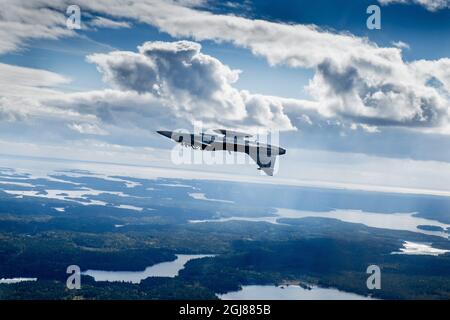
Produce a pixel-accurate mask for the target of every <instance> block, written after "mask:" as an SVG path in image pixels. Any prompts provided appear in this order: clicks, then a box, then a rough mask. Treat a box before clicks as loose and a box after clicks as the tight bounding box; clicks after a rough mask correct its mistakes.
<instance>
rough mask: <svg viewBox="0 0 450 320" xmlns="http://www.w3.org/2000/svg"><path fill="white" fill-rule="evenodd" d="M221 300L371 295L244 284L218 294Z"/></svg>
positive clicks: (331, 298)
mask: <svg viewBox="0 0 450 320" xmlns="http://www.w3.org/2000/svg"><path fill="white" fill-rule="evenodd" d="M217 297H218V298H219V299H221V300H370V299H372V298H371V297H366V296H361V295H358V294H355V293H350V292H344V291H340V290H337V289H332V288H331V289H325V288H320V287H312V288H311V289H305V288H302V287H300V286H296V285H290V286H243V287H242V289H241V290H239V291H233V292H228V293H225V294H218V295H217Z"/></svg>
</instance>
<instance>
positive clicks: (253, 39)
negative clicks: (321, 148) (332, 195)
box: [0, 0, 450, 132]
mask: <svg viewBox="0 0 450 320" xmlns="http://www.w3.org/2000/svg"><path fill="white" fill-rule="evenodd" d="M4 1H6V2H7V4H8V5H9V6H10V7H11V10H9V11H8V12H6V13H2V15H1V16H0V24H1V23H3V25H4V27H3V28H1V30H3V31H2V32H3V33H8V34H5V37H3V36H2V37H0V39H4V40H3V42H1V43H0V51H3V52H5V51H8V50H13V49H17V48H18V47H19V46H20V44H21V43H22V42H23V41H25V40H26V39H28V38H37V37H42V38H46V37H54V38H57V37H62V36H68V35H72V33H71V32H69V31H68V30H65V29H64V22H65V17H64V12H65V8H66V7H67V5H68V4H69V1H66V0H61V1H59V2H55V1H50V0H40V1H37V2H26V1H9V0H4ZM382 1H387V0H382ZM421 3H423V4H424V5H425V4H426V5H431V6H433V5H434V6H436V3H438V2H436V1H434V2H433V3H434V4H432V2H431V1H421ZM70 4H78V5H80V7H81V8H82V11H88V12H95V13H96V14H105V15H107V16H109V17H112V18H114V19H119V18H125V19H130V20H137V21H139V22H142V23H148V24H151V25H153V26H156V27H157V28H159V29H160V30H161V31H164V32H167V33H169V34H170V35H172V36H174V37H189V38H192V39H195V40H198V41H201V40H214V41H228V42H230V43H233V44H234V45H236V46H240V47H244V48H248V49H249V50H251V51H252V52H253V53H254V54H255V55H258V56H262V57H265V58H266V59H267V61H268V62H269V64H272V65H275V64H284V65H287V66H290V67H293V68H296V67H301V68H313V69H315V70H316V74H315V76H314V78H313V79H312V80H311V82H310V84H309V86H308V88H307V89H308V92H309V93H310V94H311V96H312V97H313V99H314V101H313V102H311V104H313V103H315V105H316V106H317V109H316V110H317V112H319V114H320V115H321V116H323V117H334V118H337V119H343V121H349V122H351V123H359V124H364V125H369V126H392V125H393V126H405V127H412V128H416V129H419V130H423V131H425V132H447V131H450V129H449V127H450V126H449V121H450V120H449V118H450V116H449V102H450V99H449V92H450V87H449V83H448V78H449V77H450V69H449V68H446V69H445V68H441V67H442V66H445V65H446V63H447V62H446V60H445V59H441V60H437V61H421V62H420V63H419V62H411V63H407V62H405V61H404V60H403V58H402V52H401V50H400V49H399V48H396V47H391V48H383V47H379V46H377V45H376V44H375V43H372V42H370V41H368V40H367V39H365V38H360V37H356V36H353V35H351V34H348V33H346V34H343V33H335V32H330V31H325V30H322V29H320V28H319V27H317V26H313V25H292V24H283V23H275V22H268V21H263V20H252V19H247V18H242V17H237V16H227V15H220V14H213V13H210V12H208V11H204V10H198V9H196V8H197V7H199V6H201V7H203V9H204V2H203V1H156V0H146V1H129V0H117V1H114V2H110V1H105V0H98V1H87V0H74V1H70ZM42 13H45V15H46V18H45V19H41V17H42ZM41 20H42V21H41ZM35 25H37V27H35V28H34V26H35ZM0 26H1V25H0ZM205 26H206V27H205ZM24 28H25V29H24ZM33 28H34V29H33ZM22 29H24V30H22ZM31 29H33V30H31ZM5 30H8V32H6V31H5ZM152 45H153V46H157V47H151V48H147V49H148V52H147V51H146V50H147V49H146V48H144V46H143V47H142V48H140V50H141V51H140V52H138V53H133V52H118V53H110V54H108V55H103V56H102V55H98V56H93V57H92V59H96V60H97V61H95V62H96V63H97V65H98V66H99V68H100V70H102V72H103V73H104V76H105V80H107V81H109V82H110V83H112V84H113V85H115V86H116V88H118V89H120V90H124V89H125V88H126V87H127V86H129V85H131V86H132V87H133V90H138V92H142V88H139V85H141V86H144V87H145V86H146V85H147V84H148V83H153V84H156V86H155V87H154V88H152V90H153V94H155V93H156V92H157V91H158V90H162V91H161V92H160V94H161V95H162V96H164V100H165V101H167V100H168V98H169V96H170V95H171V94H172V92H171V91H170V90H174V93H173V96H171V97H170V98H173V99H175V100H174V102H175V103H174V105H175V106H176V108H177V111H178V112H179V114H180V115H182V116H185V115H186V117H188V116H189V113H191V111H195V112H196V111H201V112H200V116H199V115H198V114H196V115H195V117H201V118H203V119H206V120H208V119H211V121H212V123H213V124H214V125H215V124H220V121H214V120H217V119H218V118H217V112H218V111H217V110H219V108H212V107H211V108H209V107H206V105H205V102H206V101H210V102H212V103H213V105H214V104H215V105H216V106H219V105H220V108H222V109H223V110H225V111H226V112H224V113H223V114H222V113H221V114H220V115H221V116H222V118H223V119H224V120H225V121H226V122H222V123H223V124H228V125H232V124H237V123H238V122H239V121H241V123H245V124H248V123H250V122H252V121H253V123H254V124H255V125H265V126H271V125H275V126H279V127H282V128H283V127H284V128H288V127H289V125H290V123H289V119H288V118H287V117H285V116H284V115H283V113H282V111H281V108H282V107H281V105H280V104H279V101H280V100H279V99H278V100H277V103H273V101H274V100H275V99H267V97H264V98H263V100H264V101H262V100H261V96H256V95H251V94H250V95H248V94H246V93H245V92H239V91H237V90H236V89H235V88H234V87H233V86H232V84H233V80H234V79H233V77H237V72H236V71H235V70H230V69H229V68H228V67H227V66H225V65H223V64H221V63H220V61H217V60H215V59H214V58H212V57H209V56H206V55H204V54H202V53H200V52H198V51H196V49H195V48H189V49H187V50H186V51H185V52H184V53H185V54H187V55H189V54H192V56H191V57H189V56H184V57H183V56H182V54H181V51H182V50H179V49H177V50H178V51H177V57H176V59H169V61H170V63H172V64H176V63H178V68H176V70H177V71H180V70H184V71H186V70H188V72H189V75H190V76H195V75H196V72H197V75H199V74H200V73H199V72H204V71H205V70H206V69H207V68H208V67H209V68H210V69H209V71H211V72H210V73H209V75H210V76H211V77H212V78H211V79H212V80H213V82H212V84H213V85H211V87H206V88H205V87H204V86H200V87H197V88H196V87H195V85H198V84H201V81H198V80H199V79H195V78H193V79H190V81H192V85H191V86H190V87H189V90H186V88H183V83H182V81H181V78H180V79H178V81H173V80H174V79H175V78H174V77H173V75H171V74H170V72H167V71H164V70H162V69H163V68H162V66H163V65H164V64H163V63H159V65H158V67H157V68H156V69H155V66H152V65H151V63H150V62H149V61H151V60H152V59H153V58H152V57H150V56H149V55H148V54H150V55H151V54H155V53H157V54H158V55H162V54H164V52H163V51H164V50H165V49H164V48H163V46H164V44H162V43H159V44H155V43H153V44H152ZM168 46H170V45H168ZM192 46H195V45H192ZM170 50H172V49H170ZM170 50H169V51H170ZM166 51H167V50H166ZM166 53H167V52H166ZM95 57H96V58H95ZM102 59H103V60H104V61H103V62H102V61H100V60H102ZM158 59H159V60H158ZM158 59H156V60H158V61H162V60H161V59H160V58H158ZM177 59H178V60H177ZM180 59H181V60H180ZM183 59H184V60H189V59H193V61H192V62H193V66H195V67H192V66H191V67H189V68H183V67H182V64H180V61H182V60H183ZM202 59H204V60H205V63H206V65H203V64H202V63H203V62H202ZM153 60H155V59H153ZM125 61H128V62H127V63H125ZM130 61H133V62H132V63H130ZM154 63H157V64H158V62H154ZM106 64H107V66H106ZM425 64H426V65H427V66H428V68H427V70H424V68H423V67H422V65H425ZM118 66H120V68H124V69H123V70H120V71H119V70H117V67H118ZM127 68H128V69H127ZM133 68H137V69H133ZM141 68H142V70H143V71H144V70H146V71H148V73H146V74H145V75H144V74H143V73H144V72H136V71H137V70H140V69H141ZM196 68H198V70H197V69H196ZM227 68H228V70H227ZM161 70H162V71H161ZM213 71H214V72H216V71H217V74H219V73H220V75H219V76H218V78H216V77H215V76H216V75H217V74H215V73H213ZM119 72H122V73H120V74H122V75H123V74H124V73H125V74H127V75H128V76H127V77H125V78H124V79H125V80H123V79H120V78H118V77H117V75H118V74H119ZM152 72H153V75H155V76H162V77H164V80H171V81H166V82H161V81H160V80H158V79H152V78H151V77H152ZM113 73H114V74H113ZM134 73H136V74H134ZM220 77H225V78H220ZM143 79H144V80H143ZM200 80H201V79H200ZM124 81H129V82H130V84H126V83H124ZM268 81H270V80H268ZM430 81H431V82H430ZM436 81H437V82H438V83H440V84H441V85H439V86H436V85H433V84H432V83H433V82H435V83H436ZM128 89H129V88H128ZM139 90H141V91H139ZM195 90H197V91H195ZM202 90H203V91H202ZM208 90H209V91H208ZM208 94H209V96H208ZM217 95H219V96H217ZM205 96H208V97H209V98H210V99H208V100H206V99H203V100H202V99H200V101H199V105H198V106H194V99H196V98H199V97H201V98H204V97H205ZM255 101H258V105H259V106H260V107H258V108H256V109H257V110H259V111H263V110H265V111H263V112H266V113H267V112H269V115H271V118H270V119H269V121H265V122H263V120H264V118H263V116H262V113H258V114H254V115H252V114H248V112H249V111H251V110H255V108H254V107H251V106H254V105H255V103H256V102H255ZM299 104H300V105H301V107H300V110H298V111H293V112H294V113H301V112H303V103H299ZM293 105H295V104H293ZM250 107H251V108H250ZM283 108H284V106H283ZM291 109H293V107H291ZM244 119H245V120H246V121H242V120H244ZM190 120H193V119H190Z"/></svg>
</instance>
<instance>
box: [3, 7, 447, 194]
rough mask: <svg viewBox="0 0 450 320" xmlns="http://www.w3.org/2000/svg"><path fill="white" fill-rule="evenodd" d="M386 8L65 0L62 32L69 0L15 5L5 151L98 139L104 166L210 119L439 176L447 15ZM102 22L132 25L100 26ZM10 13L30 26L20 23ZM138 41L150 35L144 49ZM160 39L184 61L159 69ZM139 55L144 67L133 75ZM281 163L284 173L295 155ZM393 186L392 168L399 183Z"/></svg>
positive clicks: (291, 145)
mask: <svg viewBox="0 0 450 320" xmlns="http://www.w3.org/2000/svg"><path fill="white" fill-rule="evenodd" d="M380 2H381V3H380ZM380 2H377V1H365V0H352V1H349V0H334V1H329V0H316V1H303V0H301V1H269V0H261V1H254V2H253V1H248V0H246V1H228V2H226V3H224V2H221V1H203V0H191V1H178V2H177V1H175V2H172V1H165V2H158V1H156V0H149V1H137V3H135V2H134V1H132V2H131V3H132V4H133V5H132V6H130V7H128V8H125V7H124V6H123V7H120V5H117V6H114V5H110V6H108V4H107V3H106V2H105V3H103V2H102V1H100V2H99V3H97V4H96V5H93V4H89V2H87V1H83V0H80V1H74V3H77V4H79V5H80V8H81V13H82V16H81V17H82V28H81V30H76V31H73V30H67V29H66V28H65V26H64V21H65V19H66V16H65V8H66V5H67V4H68V2H67V1H65V0H61V1H60V2H55V3H52V2H48V4H46V1H43V2H42V4H35V5H34V6H33V5H31V7H30V8H28V9H29V10H30V12H31V13H33V12H34V13H36V12H42V11H39V10H42V9H45V10H49V11H48V14H47V16H45V15H44V17H42V16H38V15H36V16H35V19H34V20H33V18H30V16H32V15H33V14H31V15H27V16H25V15H24V16H20V13H18V14H15V13H14V12H15V11H14V10H12V11H13V13H11V14H10V15H6V16H5V17H3V18H0V19H3V20H4V21H1V20H0V23H3V24H4V25H5V26H9V29H8V30H10V31H9V34H8V33H6V31H3V33H2V34H0V36H1V37H2V39H4V40H3V42H1V43H0V53H1V55H0V63H2V68H3V69H4V71H3V73H4V74H5V75H6V76H5V78H4V79H3V82H2V84H6V85H4V87H3V90H2V91H1V92H0V98H2V99H3V100H0V101H2V104H0V141H3V142H4V144H5V146H6V145H7V146H8V148H9V152H8V151H6V152H4V153H14V152H16V153H20V154H22V153H23V152H25V151H24V150H30V149H29V148H28V147H27V146H29V145H34V146H35V147H36V148H35V149H32V150H33V151H32V152H31V151H30V153H33V152H35V153H38V155H40V156H42V154H39V152H40V153H42V152H50V151H48V150H50V149H51V150H55V151H54V152H55V154H53V155H54V156H58V155H59V156H60V157H68V156H69V153H67V154H65V152H68V151H67V149H65V148H66V147H67V146H68V145H72V146H73V147H74V148H76V147H77V146H83V148H84V147H85V146H89V145H90V146H91V147H92V148H93V149H96V151H99V148H100V149H101V152H100V151H99V152H98V153H96V154H97V155H98V158H99V159H96V160H100V161H107V162H108V161H109V160H110V159H108V155H110V154H113V153H114V152H115V151H114V150H116V149H117V148H119V149H120V148H125V149H126V148H133V152H130V154H133V157H134V158H133V157H130V158H129V160H123V161H124V162H127V161H128V162H130V163H133V162H139V161H138V158H139V157H140V156H136V155H139V154H140V155H142V154H147V152H148V150H150V149H152V148H153V149H155V148H156V149H159V148H162V149H165V150H169V148H170V147H171V144H170V143H169V142H166V141H161V140H160V139H159V137H157V136H155V135H154V131H155V130H158V129H161V128H162V129H171V128H173V127H176V128H178V127H183V128H186V127H191V126H192V125H193V123H194V122H196V121H202V122H203V124H204V125H206V126H207V127H210V128H212V127H217V126H223V127H230V128H236V129H245V128H251V129H254V130H256V129H258V130H259V129H276V130H281V142H280V143H281V144H283V146H286V147H287V148H288V149H298V150H311V152H319V153H320V152H329V155H328V156H329V157H330V162H329V163H327V166H328V167H329V168H330V170H332V168H333V161H332V158H333V156H334V155H335V152H337V153H339V154H343V155H347V156H348V157H349V159H353V160H352V161H354V159H355V155H365V156H367V157H374V158H373V159H372V158H371V159H372V160H373V161H375V162H377V161H378V162H379V166H380V168H382V167H383V166H384V164H383V161H391V160H395V161H399V162H400V163H401V161H402V159H408V160H411V161H413V163H414V161H417V163H416V164H417V166H418V167H420V168H422V169H421V170H424V171H430V172H431V173H430V180H432V179H433V178H432V177H434V175H439V172H437V171H433V170H438V169H432V168H434V167H435V164H436V163H439V165H438V166H437V167H439V168H442V166H441V165H444V167H445V165H447V164H448V163H449V162H450V139H449V134H450V124H449V123H450V107H449V102H450V94H449V86H450V71H449V70H448V69H447V68H446V67H447V66H450V62H449V61H450V60H448V57H449V52H450V41H446V39H449V36H450V9H449V7H448V6H447V7H443V8H439V9H438V10H431V9H430V7H426V6H424V5H419V4H417V3H415V2H414V1H407V2H411V3H409V4H403V3H387V2H389V1H386V0H384V1H380ZM393 2H395V1H393ZM429 2H430V3H432V2H433V0H429ZM125 3H126V2H124V3H123V5H125ZM118 4H120V1H119V2H118ZM371 4H377V5H379V6H380V7H381V25H382V28H381V30H368V29H367V27H366V19H367V17H368V15H367V14H366V8H367V7H368V6H369V5H371ZM11 5H14V6H16V7H17V8H24V7H25V6H24V5H22V3H21V2H20V1H17V2H14V4H11ZM153 8H154V9H153ZM33 10H37V11H33ZM17 12H20V11H19V10H18V11H17ZM172 12H173V14H172ZM177 14H178V16H177ZM97 17H102V18H106V19H109V20H108V21H113V22H115V23H123V24H124V25H125V24H126V27H124V25H122V27H116V26H114V27H111V26H112V25H110V26H98V25H94V23H93V20H94V19H96V18H97ZM237 17H240V18H237ZM202 19H203V20H204V21H205V22H203V24H202V22H201V21H202ZM16 21H21V22H22V23H23V25H24V26H25V27H23V29H24V30H26V28H29V31H25V32H24V31H23V30H22V29H17V30H15V29H14V26H15V24H14V22H16ZM224 21H227V22H226V23H223V22H224ZM41 27H42V30H41V29H40V28H41ZM3 30H5V28H3ZM246 30H247V31H246ZM296 30H297V31H298V34H297V31H296ZM180 40H187V41H191V42H190V43H189V44H185V45H184V46H188V47H189V49H188V50H190V51H189V52H193V54H194V60H193V61H194V63H200V64H198V65H197V67H195V69H194V67H192V68H191V69H189V70H184V69H183V70H176V68H178V67H179V66H180V64H179V61H178V60H176V59H179V57H181V58H182V56H180V52H181V51H180V50H186V49H180V47H176V46H175V45H173V43H175V42H176V41H180ZM156 41H158V43H157V44H155V43H156ZM146 42H152V43H154V44H153V45H148V48H147V49H142V50H140V51H139V49H137V47H138V46H143V44H144V43H146ZM399 43H402V48H401V49H398V48H397V47H396V46H398V44H399ZM166 44H171V45H168V46H170V48H167V45H166ZM197 44H198V45H201V48H200V47H198V48H197V47H196V45H197ZM163 47H164V50H169V51H170V52H172V54H174V55H177V58H176V59H175V60H173V61H171V60H170V61H168V63H169V64H170V65H171V67H170V68H169V69H168V70H166V71H164V72H163V71H161V70H162V69H161V68H163V65H164V64H161V65H159V66H156V67H155V64H156V65H158V63H163V62H161V61H163V60H162V59H163V57H162V56H158V55H160V54H161V51H160V50H162V48H163ZM114 51H116V52H117V54H115V55H114V54H112V52H114ZM149 57H150V58H149ZM148 59H150V60H151V59H153V60H152V61H153V62H152V61H150V62H149V60H148ZM202 59H204V61H206V62H205V63H206V65H207V66H205V64H202V63H201V62H199V61H203V60H202ZM142 61H145V63H149V64H148V65H147V64H146V65H145V67H146V68H149V69H148V70H149V71H148V73H146V71H145V70H146V69H145V68H140V67H138V68H137V69H136V66H141V63H142ZM145 63H144V64H145ZM183 63H185V62H183ZM194 65H195V64H194ZM10 66H12V67H10ZM19 66H20V67H24V68H22V69H20V68H16V67H19ZM153 68H156V69H153ZM35 70H38V72H37V73H36V72H35ZM129 70H137V72H130V71H129ZM41 71H42V72H44V73H43V74H40V73H39V72H41ZM46 71H49V72H50V73H45V72H46ZM153 72H156V74H155V75H153ZM174 72H176V74H179V75H181V77H182V80H180V78H173V74H174ZM180 72H182V73H180ZM384 73H386V76H383V74H384ZM8 75H10V76H8ZM7 76H8V79H7ZM33 77H36V79H34V78H33ZM136 77H137V79H138V82H136ZM152 77H156V78H155V79H156V80H154V79H153V78H152ZM189 77H192V80H190V79H189ZM24 78H26V79H28V80H27V81H25V83H24V82H23V79H24ZM205 79H210V80H209V82H208V81H206V80H205ZM15 81H16V82H15ZM146 81H149V83H153V82H152V81H157V82H156V83H155V85H157V87H158V90H157V89H155V87H154V86H155V85H153V87H151V86H150V87H148V88H147V89H148V90H147V89H145V90H144V91H143V90H142V88H141V87H140V85H141V84H142V83H144V84H145V83H146ZM158 81H160V83H158ZM154 90H157V91H154ZM211 99H212V100H211ZM222 116H223V118H222ZM249 130H250V129H249ZM37 134H38V135H39V137H40V138H39V139H38V141H37V140H36V135H37ZM15 141H16V142H17V143H16V144H15V146H16V147H15V148H12V147H11V144H12V145H14V143H15ZM48 148H50V149H48ZM58 148H60V149H58ZM102 148H103V149H102ZM14 150H15V151H14ZM39 150H40V151H39ZM43 150H47V151H43ZM58 150H59V151H58ZM127 150H128V149H127ZM52 152H53V151H52ZM30 155H33V154H30ZM321 155H323V154H321ZM70 156H72V155H70ZM136 157H137V158H136ZM142 157H144V158H145V156H142ZM142 157H141V158H139V159H144V158H142ZM145 159H146V158H145ZM374 159H375V160H374ZM372 160H371V161H372ZM286 161H287V162H289V165H286V167H290V166H292V165H295V163H296V162H298V161H300V159H298V158H295V157H289V158H288V159H287V160H286ZM349 161H350V160H349ZM358 161H360V160H358ZM423 161H428V164H429V165H430V169H426V166H425V165H424V163H427V162H423ZM441 163H442V164H441ZM215 169H216V168H215ZM335 169H336V170H339V169H338V168H335ZM196 170H201V168H196ZM218 170H221V168H218ZM224 170H225V171H227V170H226V169H224ZM233 170H235V168H233ZM237 170H241V169H237ZM243 170H244V171H245V172H246V173H249V174H251V171H246V170H247V169H243ZM361 170H365V169H361ZM439 170H441V169H439ZM228 171H230V170H228ZM231 171H232V170H231ZM376 171H377V175H378V176H377V177H376V179H372V180H371V179H366V178H364V172H360V174H361V175H360V178H359V180H358V181H352V182H355V183H356V182H357V183H360V184H372V183H374V181H375V180H376V181H382V180H383V179H382V178H380V177H381V176H382V174H383V173H382V172H381V170H376ZM379 171H380V172H381V173H380V172H379ZM408 172H409V171H407V172H405V173H403V174H405V175H407V174H408ZM384 174H386V175H388V174H389V172H385V173H384ZM366 176H371V173H370V172H367V175H366ZM300 178H302V176H299V179H300ZM312 178H313V177H308V179H312ZM318 179H319V180H326V179H327V177H325V176H321V177H318ZM333 179H335V180H339V179H341V181H346V177H339V176H336V177H334V178H333ZM401 181H406V179H403V180H402V179H401V175H400V177H399V178H398V181H397V180H396V182H395V184H401V183H402V182H401ZM377 183H378V182H377ZM413 184H414V183H413ZM409 186H411V185H409ZM414 186H415V187H420V182H417V181H416V182H415V184H414ZM429 187H430V188H431V187H432V185H431V184H430V186H429Z"/></svg>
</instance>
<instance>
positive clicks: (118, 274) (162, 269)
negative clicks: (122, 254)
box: [82, 254, 214, 283]
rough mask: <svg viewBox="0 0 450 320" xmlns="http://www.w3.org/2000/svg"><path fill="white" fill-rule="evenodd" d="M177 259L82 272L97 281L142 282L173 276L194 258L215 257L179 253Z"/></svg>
mask: <svg viewBox="0 0 450 320" xmlns="http://www.w3.org/2000/svg"><path fill="white" fill-rule="evenodd" d="M176 256H177V259H176V260H174V261H169V262H162V263H158V264H155V265H153V266H150V267H147V268H145V270H143V271H102V270H87V271H85V272H83V273H82V274H84V275H88V276H91V277H93V278H94V279H95V281H109V282H131V283H140V282H141V281H142V280H144V279H146V278H149V277H169V278H173V277H176V276H177V275H178V272H179V271H180V270H181V269H183V268H184V265H185V264H186V263H187V262H188V261H190V260H193V259H200V258H205V257H214V255H209V254H177V255H176Z"/></svg>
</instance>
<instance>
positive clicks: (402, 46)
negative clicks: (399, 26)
mask: <svg viewBox="0 0 450 320" xmlns="http://www.w3.org/2000/svg"><path fill="white" fill-rule="evenodd" d="M392 45H393V46H394V47H396V48H399V49H411V47H410V46H409V44H407V43H406V42H403V41H393V42H392Z"/></svg>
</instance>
